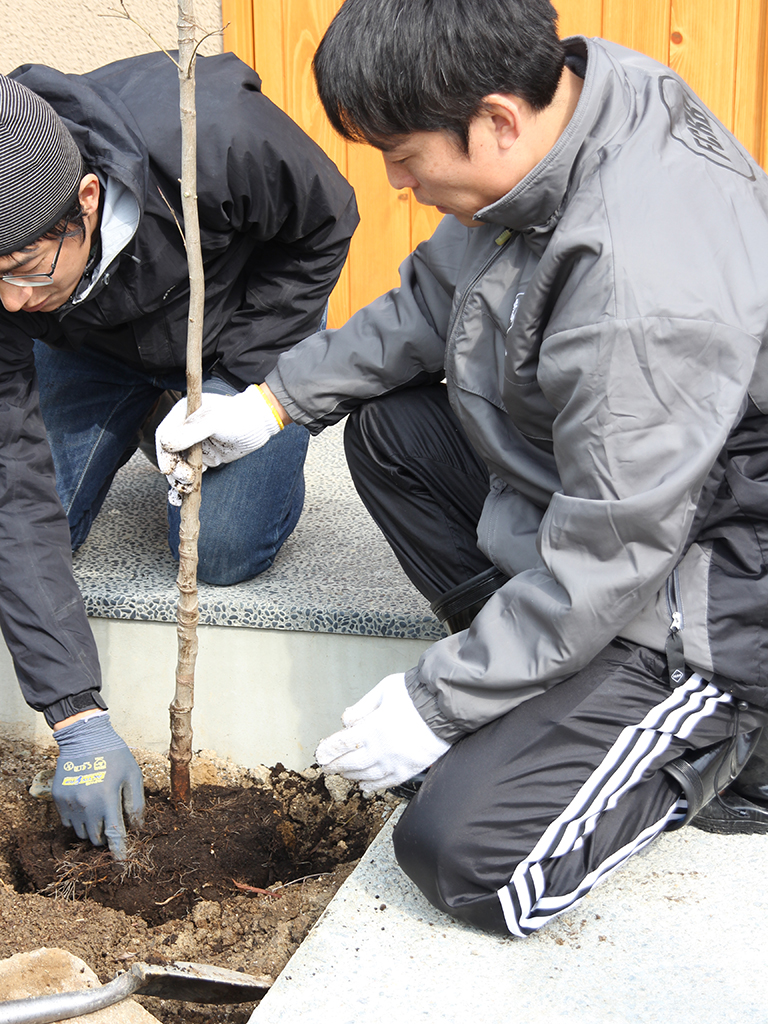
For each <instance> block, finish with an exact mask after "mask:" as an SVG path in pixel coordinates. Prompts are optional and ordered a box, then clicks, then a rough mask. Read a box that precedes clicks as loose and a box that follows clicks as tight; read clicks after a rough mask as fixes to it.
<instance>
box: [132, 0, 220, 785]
mask: <svg viewBox="0 0 768 1024" xmlns="http://www.w3.org/2000/svg"><path fill="white" fill-rule="evenodd" d="M120 7H121V9H122V12H121V13H118V12H116V13H117V16H118V17H120V18H124V19H125V20H127V21H130V22H132V23H133V24H134V25H137V26H138V27H139V28H140V29H141V30H142V31H143V32H144V33H145V34H146V35H147V36H149V38H150V39H152V41H153V42H154V43H155V45H157V46H159V47H160V49H161V50H163V52H164V53H166V54H167V55H168V57H169V58H170V59H171V60H172V61H173V62H174V64H175V65H176V67H177V68H178V72H179V115H180V119H181V179H180V181H181V211H182V220H183V224H179V222H178V220H177V221H176V223H177V226H178V228H179V230H180V232H181V236H182V238H183V240H184V246H185V248H186V252H187V266H188V270H189V314H188V321H187V415H189V414H190V413H193V412H195V410H196V409H199V408H200V405H201V404H202V386H203V365H202V363H203V315H204V309H205V274H204V270H203V253H202V247H201V245H200V220H199V217H198V211H197V113H196V107H195V60H196V58H197V51H198V49H199V47H200V44H201V43H202V42H203V41H204V40H205V39H207V38H208V37H209V36H210V35H213V34H215V33H206V34H205V35H204V36H203V37H202V39H200V40H196V34H197V26H196V22H195V14H194V0H177V29H178V44H179V56H178V60H176V59H175V58H174V57H173V56H172V54H170V53H168V51H167V50H166V49H165V47H163V46H160V44H159V43H158V42H157V40H156V39H155V38H154V37H153V36H152V34H151V33H150V32H148V31H147V30H146V29H145V28H144V26H143V25H141V24H140V23H139V22H138V21H137V20H136V19H135V18H134V17H133V16H132V15H131V13H130V11H129V10H128V8H127V7H126V4H125V0H120ZM161 195H162V193H161ZM163 198H165V197H164V196H163ZM166 202H167V200H166ZM169 205H170V204H169ZM174 219H175V214H174ZM187 461H188V462H189V463H190V465H191V466H192V468H193V469H194V473H195V479H194V484H193V486H192V488H191V489H190V491H189V493H186V494H184V495H183V496H182V502H181V524H180V527H179V574H178V576H177V578H176V586H177V587H178V589H179V601H178V604H177V606H176V635H177V639H178V655H177V661H176V690H175V693H174V697H173V700H172V701H171V705H170V708H169V711H170V716H171V744H170V760H171V800H172V802H173V803H174V804H176V805H179V804H186V805H188V804H189V803H190V802H191V785H190V773H189V765H190V762H191V760H192V709H193V707H194V696H195V663H196V661H197V647H198V643H197V624H198V621H199V619H200V614H199V604H198V597H197V539H198V536H199V533H200V482H201V477H202V447H201V445H199V444H196V445H194V446H193V448H192V449H191V450H190V452H189V455H188V460H187Z"/></svg>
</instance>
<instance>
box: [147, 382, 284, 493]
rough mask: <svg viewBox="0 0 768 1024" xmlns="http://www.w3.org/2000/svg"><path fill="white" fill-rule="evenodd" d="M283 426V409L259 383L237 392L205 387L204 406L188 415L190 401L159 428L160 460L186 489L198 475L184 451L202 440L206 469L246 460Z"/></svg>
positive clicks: (177, 484) (171, 481) (175, 483)
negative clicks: (209, 390)
mask: <svg viewBox="0 0 768 1024" xmlns="http://www.w3.org/2000/svg"><path fill="white" fill-rule="evenodd" d="M282 429H283V423H282V421H281V420H280V418H279V416H278V413H277V412H276V410H275V409H274V407H273V406H272V405H270V403H269V402H268V401H267V399H266V397H265V396H264V394H263V392H262V391H261V390H260V389H259V388H258V387H257V386H256V385H255V384H251V385H249V386H248V387H247V388H246V389H245V391H241V392H239V393H238V394H235V395H219V394H211V393H207V392H204V393H203V398H202V405H201V406H200V408H199V409H197V410H196V411H195V412H193V413H192V415H191V416H187V400H186V398H182V399H181V400H180V401H178V402H177V403H176V405H175V406H174V407H173V408H172V409H171V411H170V412H169V413H168V415H167V416H166V417H165V419H164V420H163V422H162V423H161V424H160V426H159V427H158V428H157V431H156V433H155V447H156V451H157V464H158V466H159V467H160V472H161V473H164V474H165V476H166V478H167V480H168V483H169V484H170V485H171V488H173V490H175V491H176V492H177V494H186V493H188V492H189V490H190V489H191V487H192V482H193V480H194V474H193V472H192V467H191V466H190V464H189V463H188V462H187V461H186V459H185V458H184V453H185V452H186V451H187V450H188V449H189V448H191V447H192V445H193V444H197V442H198V441H201V442H202V448H203V468H204V469H205V468H207V467H208V466H221V465H223V464H224V463H227V462H234V461H235V460H236V459H241V458H242V457H243V456H244V455H248V453H249V452H253V451H256V449H257V448H261V447H262V446H263V445H265V444H266V443H267V441H268V440H269V439H270V437H272V435H273V434H277V433H279V431H281V430H282Z"/></svg>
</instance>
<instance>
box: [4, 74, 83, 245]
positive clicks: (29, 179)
mask: <svg viewBox="0 0 768 1024" xmlns="http://www.w3.org/2000/svg"><path fill="white" fill-rule="evenodd" d="M82 177H83V160H82V157H81V156H80V151H79V150H78V148H77V146H76V144H75V140H74V139H73V138H72V136H71V134H70V133H69V131H68V130H67V128H66V127H65V125H64V123H63V122H62V121H61V119H60V118H59V116H58V114H57V113H56V111H55V110H54V109H53V107H51V106H50V104H48V103H46V102H45V100H43V99H41V98H40V97H39V96H38V95H37V94H36V93H34V92H32V91H31V90H30V89H27V88H26V86H24V85H21V84H20V83H19V82H16V81H14V80H13V79H12V78H7V77H6V76H5V75H0V256H7V255H8V254H9V253H12V252H18V251H19V250H20V249H23V248H24V247H25V246H27V245H30V244H31V243H32V242H36V241H37V239H38V238H40V237H41V236H42V235H44V234H45V233H46V232H47V231H50V230H51V228H53V227H55V225H56V224H58V222H59V221H60V220H61V218H62V216H63V215H64V214H65V213H66V211H67V210H68V209H69V207H70V206H71V205H72V203H73V202H74V200H75V197H76V196H77V193H78V189H79V187H80V181H81V179H82Z"/></svg>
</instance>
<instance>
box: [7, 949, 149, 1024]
mask: <svg viewBox="0 0 768 1024" xmlns="http://www.w3.org/2000/svg"><path fill="white" fill-rule="evenodd" d="M100 986H101V982H100V981H99V979H98V978H97V977H96V974H95V973H94V972H93V971H92V970H91V968H90V967H89V966H88V964H86V962H85V961H84V960H81V959H80V957H77V956H74V955H73V954H72V953H68V952H67V951H66V950H64V949H45V948H43V949H34V950H32V951H31V952H29V953H16V954H15V956H12V957H9V958H8V959H7V960H0V1020H6V1019H8V1018H7V1017H6V1016H4V1014H3V1007H2V1002H4V1001H6V1000H14V999H25V998H26V997H27V996H49V995H58V994H59V993H60V992H76V991H79V990H80V989H92V988H99V987H100ZM14 1019H15V1018H14ZM156 1020H157V1018H156V1017H154V1016H153V1015H152V1014H151V1013H149V1012H148V1011H147V1010H145V1009H144V1007H143V1006H140V1005H139V1004H138V1003H137V1002H136V1001H135V1000H134V999H124V1000H122V1002H120V1003H115V1005H114V1006H108V1007H106V1008H105V1009H103V1010H96V1012H95V1013H88V1014H85V1015H81V1016H78V1017H70V1018H69V1021H70V1024H152V1022H154V1021H156Z"/></svg>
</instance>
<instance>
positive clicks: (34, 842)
mask: <svg viewBox="0 0 768 1024" xmlns="http://www.w3.org/2000/svg"><path fill="white" fill-rule="evenodd" d="M135 753H136V756H137V760H138V761H139V763H140V765H141V767H142V771H143V773H144V778H145V786H146V792H147V813H146V818H145V823H144V825H143V827H142V829H141V831H140V832H139V833H138V834H136V835H134V836H133V837H132V842H131V850H130V856H129V858H128V861H127V862H126V863H125V864H123V865H117V864H115V863H114V862H113V861H112V860H111V858H110V856H109V855H108V854H107V853H106V852H104V851H103V850H98V849H95V848H93V847H92V846H91V845H90V844H89V843H86V842H83V841H81V840H79V839H78V838H77V837H76V835H75V834H74V832H73V831H72V830H70V829H64V828H63V827H62V826H61V824H60V822H59V820H58V815H57V814H56V810H55V808H54V806H53V804H52V803H51V802H50V800H41V799H36V798H33V797H32V796H30V794H29V788H30V786H31V785H32V783H33V780H34V779H35V777H36V776H37V777H38V778H39V777H40V775H41V773H46V772H51V771H52V770H53V767H54V765H55V754H56V748H55V747H50V748H48V749H46V750H39V749H30V748H29V746H28V745H25V744H24V743H19V742H17V741H13V740H8V739H0V959H1V958H5V957H8V956H11V955H12V954H13V953H18V952H23V951H26V950H32V949H37V948H39V947H41V946H59V947H61V948H64V949H67V950H69V951H70V952H72V953H74V954H75V955H77V956H79V957H81V958H82V959H83V960H85V961H86V963H88V964H89V965H90V966H91V967H92V968H93V970H94V971H95V972H96V973H97V974H98V976H99V978H100V980H101V981H102V982H106V981H109V980H111V978H113V977H114V976H115V974H116V972H117V971H119V970H122V969H125V968H126V967H129V966H130V964H131V963H132V962H135V961H137V960H138V961H144V962H148V963H155V964H162V963H172V962H173V961H176V960H188V961H194V962H197V963H203V964H215V965H219V966H222V967H228V968H230V969H233V970H238V969H239V970H243V971H245V972H247V973H250V974H257V975H261V974H266V975H270V976H272V977H276V976H277V975H278V974H279V973H280V971H281V970H282V969H283V967H284V966H285V964H286V963H287V961H288V959H289V958H290V956H291V955H292V954H293V952H294V951H295V949H296V948H297V946H298V945H299V943H300V942H301V941H302V939H303V938H304V937H305V935H306V934H307V932H308V931H309V929H310V928H311V927H312V925H313V924H314V922H315V921H316V920H317V918H318V917H319V916H320V914H321V913H322V911H323V910H324V909H325V907H326V905H327V904H328V902H329V901H330V899H331V897H332V896H333V894H334V893H335V892H336V890H337V889H338V887H339V886H340V885H341V883H342V882H343V881H344V879H345V878H346V877H347V876H348V875H349V873H350V872H351V870H352V868H353V867H354V865H355V864H356V863H357V860H358V859H359V858H360V856H361V855H362V853H363V852H364V851H365V849H366V847H367V846H368V844H369V843H370V842H371V840H372V839H373V838H374V836H375V835H376V833H377V832H378V831H379V829H380V828H381V826H382V825H383V823H384V821H385V820H386V818H387V817H388V816H389V814H390V812H391V810H392V807H393V804H394V802H395V801H393V800H391V799H390V798H388V797H387V798H374V799H366V798H364V797H363V796H362V795H361V794H360V792H359V790H358V789H357V788H356V787H351V786H349V784H344V783H343V780H339V779H328V780H326V779H325V778H324V777H323V776H322V775H321V774H320V773H319V772H317V771H316V770H312V769H310V770H308V771H307V772H303V773H296V772H291V771H286V770H285V769H284V768H283V767H282V766H281V765H276V766H275V767H274V768H271V769H267V768H264V769H262V770H259V771H252V770H248V769H243V768H239V767H237V766H235V765H233V764H232V763H231V762H227V761H222V760H221V759H218V758H216V757H215V755H212V754H210V753H209V752H205V751H203V752H200V753H199V754H197V755H196V756H195V758H194V759H193V764H192V779H193V785H194V786H195V789H194V799H193V805H192V807H191V809H181V810H180V811H177V810H176V809H174V808H173V806H172V805H171V803H170V800H169V793H168V762H167V759H166V758H164V757H161V756H159V755H156V754H151V753H148V752H142V751H135ZM139 1001H140V1002H142V1003H143V1005H144V1006H145V1007H146V1008H147V1009H148V1010H149V1011H150V1013H153V1014H154V1015H155V1016H156V1017H157V1018H158V1019H159V1020H161V1021H165V1022H169V1024H170V1022H174V1024H178V1022H179V1021H185V1022H188V1024H196V1022H198V1021H200V1022H202V1021H205V1022H207V1024H216V1022H224V1021H226V1022H230V1024H241V1022H244V1021H247V1020H248V1017H249V1016H250V1014H251V1012H252V1010H253V1006H254V1004H247V1005H245V1006H223V1007H217V1006H210V1005H205V1006H200V1005H195V1004H188V1003H178V1002H173V1001H170V1000H160V999H152V998H146V997H142V998H140V1000H139Z"/></svg>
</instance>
